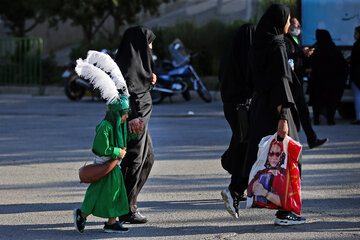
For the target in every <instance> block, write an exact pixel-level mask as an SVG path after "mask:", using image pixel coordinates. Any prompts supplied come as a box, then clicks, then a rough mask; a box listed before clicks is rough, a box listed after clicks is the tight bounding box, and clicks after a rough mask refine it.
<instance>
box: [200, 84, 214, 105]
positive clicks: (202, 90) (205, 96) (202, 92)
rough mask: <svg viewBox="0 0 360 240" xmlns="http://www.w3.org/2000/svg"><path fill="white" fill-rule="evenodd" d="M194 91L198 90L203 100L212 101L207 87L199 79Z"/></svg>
mask: <svg viewBox="0 0 360 240" xmlns="http://www.w3.org/2000/svg"><path fill="white" fill-rule="evenodd" d="M196 91H197V92H198V94H199V96H200V97H201V99H202V100H204V101H205V102H207V103H210V102H211V101H212V97H211V94H210V92H209V90H207V88H206V87H205V85H204V84H203V83H202V82H201V81H199V82H198V89H197V90H196Z"/></svg>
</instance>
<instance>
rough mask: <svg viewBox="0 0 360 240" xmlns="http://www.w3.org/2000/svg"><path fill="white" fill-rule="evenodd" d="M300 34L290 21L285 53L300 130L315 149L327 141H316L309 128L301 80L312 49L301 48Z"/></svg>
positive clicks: (299, 26) (297, 26)
mask: <svg viewBox="0 0 360 240" xmlns="http://www.w3.org/2000/svg"><path fill="white" fill-rule="evenodd" d="M300 34H301V25H300V23H299V21H298V20H297V19H296V18H291V19H290V27H289V32H288V33H287V34H285V37H284V39H285V43H286V51H287V55H288V58H289V59H293V62H294V67H293V68H292V70H293V71H292V77H293V79H294V80H295V79H297V80H298V81H294V84H293V85H292V91H293V97H294V101H295V104H296V107H297V109H298V114H299V119H300V123H301V126H302V128H303V129H304V132H305V135H306V137H307V142H308V145H309V148H315V147H319V146H321V145H323V144H324V143H326V142H327V141H328V139H327V138H324V139H318V138H317V135H316V133H315V131H314V130H313V128H312V126H311V120H310V113H309V109H308V105H307V104H306V101H305V95H304V90H303V78H304V62H305V61H306V60H307V58H308V57H309V56H311V54H313V52H314V50H315V49H314V48H309V47H302V46H301V43H300V41H299V35H300ZM300 123H297V126H298V129H300Z"/></svg>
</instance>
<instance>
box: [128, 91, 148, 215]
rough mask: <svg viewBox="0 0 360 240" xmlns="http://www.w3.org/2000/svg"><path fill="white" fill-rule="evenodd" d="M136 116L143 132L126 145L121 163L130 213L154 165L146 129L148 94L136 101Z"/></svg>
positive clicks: (134, 208) (135, 205) (133, 210)
mask: <svg viewBox="0 0 360 240" xmlns="http://www.w3.org/2000/svg"><path fill="white" fill-rule="evenodd" d="M137 105H138V109H139V110H138V114H139V117H140V118H141V119H143V120H144V130H143V131H142V132H141V133H139V134H138V136H137V138H136V139H135V140H132V141H130V142H129V143H128V145H127V153H126V155H125V158H124V159H123V161H122V162H121V171H122V174H123V177H124V182H125V187H126V192H127V196H128V200H129V207H130V211H131V212H135V211H136V208H137V197H138V195H139V193H140V191H141V189H142V188H143V186H144V184H145V182H146V180H147V179H148V177H149V174H150V171H151V168H152V166H153V164H154V150H153V145H152V140H151V136H150V133H149V129H148V122H149V119H150V115H151V111H152V102H151V96H150V94H146V95H145V96H144V97H142V98H141V99H139V100H138V102H137Z"/></svg>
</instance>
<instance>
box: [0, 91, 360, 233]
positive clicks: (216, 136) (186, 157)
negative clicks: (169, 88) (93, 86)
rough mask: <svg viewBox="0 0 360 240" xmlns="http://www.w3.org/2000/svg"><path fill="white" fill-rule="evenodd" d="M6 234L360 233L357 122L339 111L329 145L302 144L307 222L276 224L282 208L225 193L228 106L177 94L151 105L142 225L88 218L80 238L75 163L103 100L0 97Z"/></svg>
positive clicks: (322, 129)
mask: <svg viewBox="0 0 360 240" xmlns="http://www.w3.org/2000/svg"><path fill="white" fill-rule="evenodd" d="M0 106H1V107H0V122H1V124H0V133H1V135H0V239H79V238H81V239H85V238H86V239H117V238H126V239H249V240H252V239H274V240H275V239H359V238H360V223H359V220H360V208H359V206H360V175H359V172H360V138H359V136H360V126H353V125H350V124H349V123H348V122H347V121H345V120H342V119H340V118H337V119H336V123H337V125H335V126H327V125H320V126H315V127H314V128H315V130H316V132H317V134H318V135H319V137H329V138H330V142H329V143H327V144H326V145H325V146H323V147H321V148H318V149H313V150H310V149H309V148H308V147H307V144H306V142H304V139H305V136H304V135H303V133H302V132H301V133H300V137H301V140H302V141H303V142H304V149H303V156H304V157H303V166H304V169H303V181H302V196H303V210H302V213H303V216H304V217H306V218H307V223H306V224H305V225H299V226H289V227H279V226H274V225H273V221H274V214H275V211H271V210H262V209H244V203H242V204H241V208H242V209H241V211H240V218H239V219H233V218H232V217H230V215H229V214H228V213H227V212H226V211H225V208H224V204H223V202H222V200H221V196H220V191H221V190H222V189H223V188H225V187H226V186H227V185H228V183H229V175H228V174H227V173H226V172H225V171H224V170H223V169H222V167H221V165H220V160H219V159H220V156H221V154H222V153H223V152H224V151H225V149H226V148H227V145H228V143H229V140H230V130H229V127H228V125H227V123H226V121H225V119H224V117H223V113H222V103H221V102H219V101H214V102H212V103H210V104H206V103H203V102H202V101H201V100H199V99H193V100H192V101H189V102H185V101H184V100H183V99H181V98H178V99H173V103H172V104H171V103H170V102H169V101H167V100H166V101H165V102H164V103H163V104H160V105H156V106H154V109H153V115H152V119H151V121H150V131H151V135H152V139H153V144H154V148H155V156H156V160H155V164H154V167H153V170H152V172H151V174H150V177H149V180H148V182H147V183H146V184H145V187H144V189H143V190H142V192H141V194H140V196H139V207H140V209H141V213H142V214H144V215H146V216H147V217H148V218H149V222H148V223H147V224H144V225H129V224H128V225H127V226H128V227H129V228H130V231H129V232H128V233H126V234H121V235H116V234H105V233H103V232H102V227H103V221H105V219H101V218H97V217H93V216H90V217H89V218H88V225H87V226H86V230H85V233H84V234H83V235H80V234H78V233H77V232H76V231H75V230H74V227H73V216H72V210H73V208H75V207H80V205H81V202H82V200H83V198H84V194H85V191H86V187H87V185H86V184H80V183H79V180H78V175H77V172H78V169H79V168H80V167H81V166H82V165H83V164H84V163H85V162H86V161H87V160H89V159H90V156H91V153H90V148H91V144H92V140H93V136H94V131H95V130H94V129H95V126H96V125H97V124H98V123H99V122H100V121H101V120H102V119H103V117H104V113H105V104H104V103H102V102H94V101H91V100H90V99H89V98H85V99H83V100H82V101H80V102H71V101H69V100H68V99H66V97H65V96H48V97H40V96H33V97H32V96H29V95H4V94H0Z"/></svg>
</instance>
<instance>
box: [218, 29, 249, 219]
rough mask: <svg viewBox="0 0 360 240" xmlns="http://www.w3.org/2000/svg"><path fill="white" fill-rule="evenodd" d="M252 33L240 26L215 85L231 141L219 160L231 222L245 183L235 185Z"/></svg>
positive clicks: (241, 158) (242, 154)
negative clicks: (228, 178)
mask: <svg viewBox="0 0 360 240" xmlns="http://www.w3.org/2000/svg"><path fill="white" fill-rule="evenodd" d="M254 33H255V25H253V24H244V25H242V26H241V27H240V28H239V30H238V31H237V32H236V34H235V36H234V38H233V39H232V41H231V43H230V44H229V46H228V47H227V49H226V51H225V52H224V55H223V57H222V59H221V64H220V71H219V81H220V90H221V99H222V101H223V108H224V115H225V118H226V120H227V121H228V123H229V125H230V128H231V131H232V137H231V141H230V145H229V147H228V149H227V150H226V151H225V152H224V154H223V155H222V156H221V164H222V166H223V168H224V169H225V170H227V171H228V172H229V173H230V174H231V182H230V185H229V187H228V188H226V189H224V190H223V191H222V192H221V195H222V197H223V200H224V202H225V207H226V209H227V210H228V212H229V213H230V214H231V215H232V216H233V217H235V218H238V216H239V213H238V211H239V201H240V200H245V199H246V198H245V196H244V195H243V193H244V190H245V189H246V187H247V183H245V184H242V182H241V181H238V178H241V177H242V176H241V174H242V169H241V168H242V165H243V164H244V163H243V162H244V160H245V154H246V147H247V134H246V131H247V129H246V128H247V126H248V121H249V120H248V118H247V114H246V112H247V109H246V106H244V105H245V104H246V103H247V102H248V101H249V99H250V98H251V94H252V80H251V74H250V71H249V64H248V63H249V50H250V46H251V44H252V41H253V36H254Z"/></svg>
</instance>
